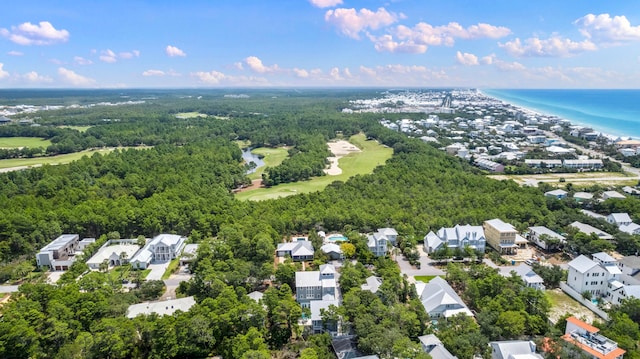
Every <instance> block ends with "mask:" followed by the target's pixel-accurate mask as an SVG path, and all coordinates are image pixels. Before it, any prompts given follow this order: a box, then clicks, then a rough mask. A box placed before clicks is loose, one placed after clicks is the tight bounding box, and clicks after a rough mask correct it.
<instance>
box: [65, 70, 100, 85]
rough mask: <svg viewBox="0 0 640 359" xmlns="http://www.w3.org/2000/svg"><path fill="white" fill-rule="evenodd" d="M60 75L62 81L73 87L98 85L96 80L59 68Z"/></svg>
mask: <svg viewBox="0 0 640 359" xmlns="http://www.w3.org/2000/svg"><path fill="white" fill-rule="evenodd" d="M58 75H59V76H60V79H61V80H62V81H63V82H65V83H67V84H70V85H73V86H79V87H84V86H92V85H95V83H96V81H95V80H94V79H92V78H89V77H85V76H82V75H79V74H77V73H75V72H74V71H72V70H69V69H66V68H64V67H59V68H58Z"/></svg>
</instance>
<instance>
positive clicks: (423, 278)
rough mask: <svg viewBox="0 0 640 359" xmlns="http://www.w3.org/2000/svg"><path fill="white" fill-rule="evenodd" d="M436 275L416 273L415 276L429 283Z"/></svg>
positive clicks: (416, 278)
mask: <svg viewBox="0 0 640 359" xmlns="http://www.w3.org/2000/svg"><path fill="white" fill-rule="evenodd" d="M435 277H437V275H416V276H414V277H413V278H414V279H415V280H419V281H421V282H425V283H429V282H430V281H431V280H432V279H433V278H435Z"/></svg>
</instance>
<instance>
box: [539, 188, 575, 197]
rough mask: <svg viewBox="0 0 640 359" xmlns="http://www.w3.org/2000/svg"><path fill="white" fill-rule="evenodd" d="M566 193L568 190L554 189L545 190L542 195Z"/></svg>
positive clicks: (563, 194) (562, 194) (561, 194)
mask: <svg viewBox="0 0 640 359" xmlns="http://www.w3.org/2000/svg"><path fill="white" fill-rule="evenodd" d="M567 193H569V192H567V191H565V190H562V189H554V190H553V191H549V192H545V193H544V195H545V196H565V195H566V194H567Z"/></svg>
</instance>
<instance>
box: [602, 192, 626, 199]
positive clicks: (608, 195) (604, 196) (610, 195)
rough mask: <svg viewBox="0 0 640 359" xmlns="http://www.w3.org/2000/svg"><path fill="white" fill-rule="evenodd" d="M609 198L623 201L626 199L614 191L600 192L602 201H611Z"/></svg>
mask: <svg viewBox="0 0 640 359" xmlns="http://www.w3.org/2000/svg"><path fill="white" fill-rule="evenodd" d="M611 198H617V199H625V198H627V197H625V196H624V195H623V194H622V193H620V192H616V191H605V192H602V199H603V200H607V199H611Z"/></svg>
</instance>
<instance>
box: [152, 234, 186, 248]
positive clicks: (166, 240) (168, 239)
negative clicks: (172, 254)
mask: <svg viewBox="0 0 640 359" xmlns="http://www.w3.org/2000/svg"><path fill="white" fill-rule="evenodd" d="M186 239H187V237H183V236H180V235H177V234H167V233H162V234H158V235H157V236H155V237H153V239H152V240H151V242H149V245H158V244H160V243H162V244H164V245H165V246H167V247H171V246H175V245H178V244H179V243H180V242H181V241H185V240H186Z"/></svg>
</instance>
